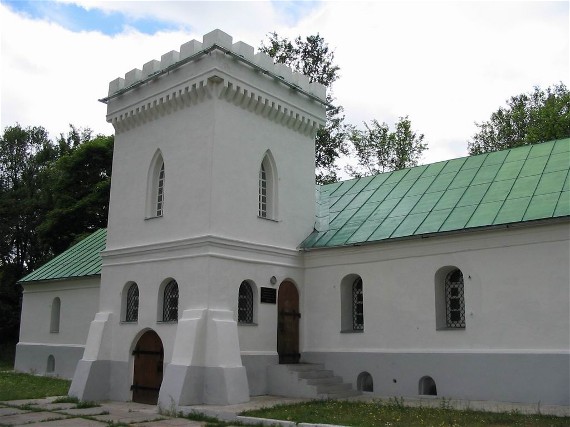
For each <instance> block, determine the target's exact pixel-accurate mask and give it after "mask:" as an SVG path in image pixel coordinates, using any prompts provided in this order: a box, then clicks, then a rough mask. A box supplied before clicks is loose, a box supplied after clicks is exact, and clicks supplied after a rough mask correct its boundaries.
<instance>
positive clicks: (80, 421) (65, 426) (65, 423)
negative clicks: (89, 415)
mask: <svg viewBox="0 0 570 427" xmlns="http://www.w3.org/2000/svg"><path fill="white" fill-rule="evenodd" d="M26 427H109V424H108V423H102V422H100V421H93V420H86V419H85V418H67V419H65V420H57V421H45V422H39V423H33V424H26Z"/></svg>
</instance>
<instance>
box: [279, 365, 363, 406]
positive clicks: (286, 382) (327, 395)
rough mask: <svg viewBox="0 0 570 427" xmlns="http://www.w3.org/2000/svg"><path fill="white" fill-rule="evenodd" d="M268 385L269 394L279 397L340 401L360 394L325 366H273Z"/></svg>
mask: <svg viewBox="0 0 570 427" xmlns="http://www.w3.org/2000/svg"><path fill="white" fill-rule="evenodd" d="M268 383H269V392H270V393H271V394H274V395H277V396H290V397H303V398H313V399H314V398H317V399H340V398H345V397H350V396H357V395H359V394H360V392H358V391H355V390H353V389H352V384H350V383H344V382H343V381H342V378H341V377H338V376H335V375H334V373H333V371H331V370H329V369H325V368H324V365H323V364H310V363H299V364H290V365H276V366H272V367H270V368H269V370H268Z"/></svg>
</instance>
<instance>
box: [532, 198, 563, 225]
mask: <svg viewBox="0 0 570 427" xmlns="http://www.w3.org/2000/svg"><path fill="white" fill-rule="evenodd" d="M558 199H560V192H558V193H548V194H538V195H537V194H535V195H534V196H533V197H532V199H530V203H529V205H528V208H527V209H526V212H525V214H524V216H523V221H531V220H533V219H541V218H549V217H551V216H552V214H553V213H554V209H556V205H557V204H558Z"/></svg>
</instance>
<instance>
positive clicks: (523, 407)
mask: <svg viewBox="0 0 570 427" xmlns="http://www.w3.org/2000/svg"><path fill="white" fill-rule="evenodd" d="M55 399H56V398H55V397H49V398H46V399H32V400H14V401H9V402H0V426H22V425H26V426H29V427H60V426H61V427H67V426H69V427H91V426H92V427H99V426H102V427H105V426H107V427H108V426H114V427H118V426H132V427H167V426H170V427H202V426H205V424H206V423H204V422H198V421H191V420H188V419H185V418H175V417H169V416H166V415H161V414H159V411H158V408H157V407H156V406H154V405H143V404H140V403H133V402H102V403H101V406H98V407H95V408H85V409H76V406H77V405H76V404H73V403H53V401H54V400H55ZM304 400H309V399H295V398H287V397H276V396H255V397H252V398H251V400H250V401H249V402H247V403H242V404H238V405H227V406H217V405H195V406H181V407H179V408H178V410H179V411H180V412H182V413H183V414H188V413H190V412H194V413H201V414H204V415H207V416H210V417H216V418H218V419H220V420H224V421H230V422H231V421H233V420H236V416H237V415H238V414H239V413H241V412H243V411H246V410H249V409H258V408H262V407H270V406H274V405H277V404H283V403H295V402H301V401H304ZM349 400H384V401H387V400H388V399H381V398H379V397H378V396H372V395H363V396H358V397H353V398H350V399H349ZM403 403H404V404H405V405H406V406H424V407H425V406H434V407H441V406H442V404H445V406H446V407H449V408H455V409H466V408H470V409H475V410H483V411H490V412H509V411H513V410H516V411H518V412H521V413H529V414H530V413H536V412H542V413H543V414H551V415H558V416H569V415H570V407H568V406H554V405H539V404H535V405H533V404H520V403H519V404H515V403H504V402H488V401H462V400H453V399H451V400H447V399H445V400H443V399H439V398H425V397H422V398H405V399H404V402H403ZM237 420H238V421H242V422H254V421H255V423H257V422H258V421H261V420H259V419H255V420H246V419H243V418H242V417H239V418H237ZM266 424H280V425H282V426H287V427H290V426H292V425H294V423H291V422H288V421H283V422H277V421H269V420H266ZM299 425H300V426H303V427H315V426H316V427H318V425H316V424H303V423H302V424H299Z"/></svg>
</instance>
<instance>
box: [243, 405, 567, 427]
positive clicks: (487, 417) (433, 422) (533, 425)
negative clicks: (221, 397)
mask: <svg viewBox="0 0 570 427" xmlns="http://www.w3.org/2000/svg"><path fill="white" fill-rule="evenodd" d="M443 403H444V402H443ZM442 406H444V404H443V405H442ZM242 415H247V416H253V417H260V418H273V419H278V420H289V421H296V422H307V423H323V424H340V425H346V426H359V427H372V426H383V427H385V426H406V427H415V426H458V427H459V426H461V427H476V426H495V427H499V426H501V427H502V426H528V427H540V426H553V427H558V426H560V427H562V426H564V427H567V426H569V425H570V417H564V418H559V417H553V416H546V415H522V414H517V413H491V412H479V411H473V410H467V411H459V410H453V409H448V408H443V407H442V408H412V407H407V406H404V405H403V404H402V402H399V401H398V400H394V402H390V403H386V402H379V401H374V402H348V401H339V400H325V401H317V400H315V401H311V402H306V403H298V404H291V405H279V406H275V407H273V408H267V409H258V410H254V411H247V412H244V413H243V414H242Z"/></svg>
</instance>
